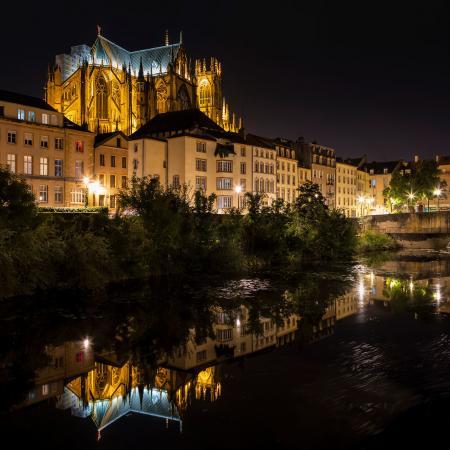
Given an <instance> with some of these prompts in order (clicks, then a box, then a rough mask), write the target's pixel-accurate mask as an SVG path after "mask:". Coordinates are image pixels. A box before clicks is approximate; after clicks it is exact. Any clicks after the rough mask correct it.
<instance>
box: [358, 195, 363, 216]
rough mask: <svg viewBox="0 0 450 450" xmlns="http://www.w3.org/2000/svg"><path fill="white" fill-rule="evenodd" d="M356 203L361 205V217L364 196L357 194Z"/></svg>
mask: <svg viewBox="0 0 450 450" xmlns="http://www.w3.org/2000/svg"><path fill="white" fill-rule="evenodd" d="M358 203H359V204H360V205H361V217H362V216H363V203H364V196H363V195H359V196H358Z"/></svg>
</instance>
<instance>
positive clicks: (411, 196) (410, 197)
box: [408, 192, 415, 200]
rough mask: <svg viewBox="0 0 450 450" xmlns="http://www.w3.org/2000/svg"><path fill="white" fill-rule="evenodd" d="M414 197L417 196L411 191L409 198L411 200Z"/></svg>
mask: <svg viewBox="0 0 450 450" xmlns="http://www.w3.org/2000/svg"><path fill="white" fill-rule="evenodd" d="M414 197H415V195H414V194H413V193H412V192H410V193H409V194H408V198H409V199H410V200H412V199H413V198H414Z"/></svg>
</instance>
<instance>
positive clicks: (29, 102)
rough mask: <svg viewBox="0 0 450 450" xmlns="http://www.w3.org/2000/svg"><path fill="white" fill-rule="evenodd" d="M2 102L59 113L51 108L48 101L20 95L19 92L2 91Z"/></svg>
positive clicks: (0, 93) (0, 99)
mask: <svg viewBox="0 0 450 450" xmlns="http://www.w3.org/2000/svg"><path fill="white" fill-rule="evenodd" d="M0 101H4V102H8V103H17V104H19V105H24V106H31V107H32V108H40V109H47V110H49V111H54V112H57V111H56V109H55V108H53V107H51V106H50V105H49V104H48V103H47V102H46V101H44V100H42V99H41V98H38V97H31V96H30V95H24V94H18V93H17V92H10V91H3V90H0Z"/></svg>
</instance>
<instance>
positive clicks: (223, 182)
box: [216, 178, 233, 190]
mask: <svg viewBox="0 0 450 450" xmlns="http://www.w3.org/2000/svg"><path fill="white" fill-rule="evenodd" d="M216 188H217V189H219V190H221V189H222V190H231V189H233V178H217V179H216Z"/></svg>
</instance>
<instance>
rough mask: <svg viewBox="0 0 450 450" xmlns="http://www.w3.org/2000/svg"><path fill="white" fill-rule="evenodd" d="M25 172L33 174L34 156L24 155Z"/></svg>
mask: <svg viewBox="0 0 450 450" xmlns="http://www.w3.org/2000/svg"><path fill="white" fill-rule="evenodd" d="M23 173H25V174H26V175H32V174H33V157H32V156H30V155H25V156H24V157H23Z"/></svg>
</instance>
